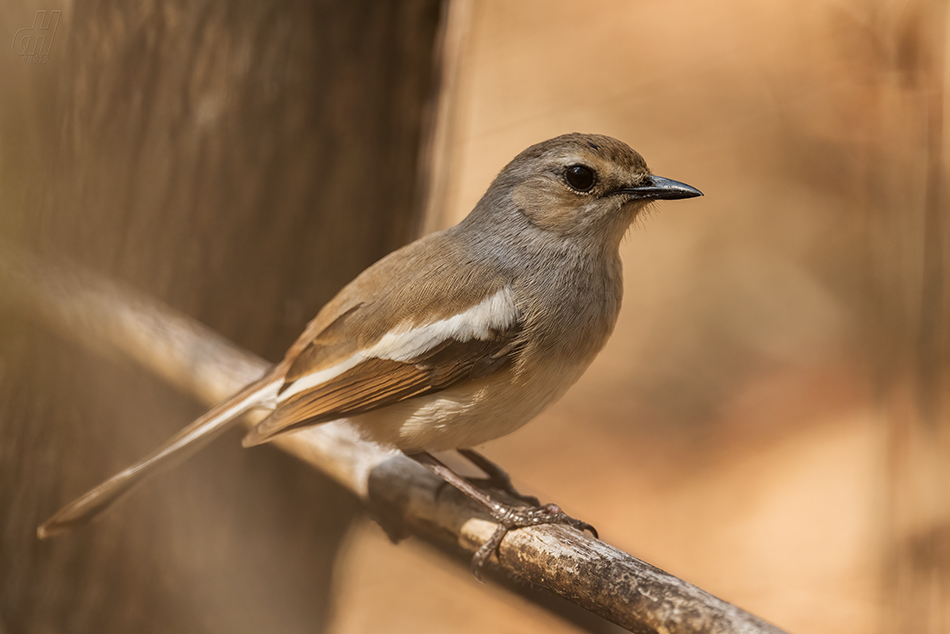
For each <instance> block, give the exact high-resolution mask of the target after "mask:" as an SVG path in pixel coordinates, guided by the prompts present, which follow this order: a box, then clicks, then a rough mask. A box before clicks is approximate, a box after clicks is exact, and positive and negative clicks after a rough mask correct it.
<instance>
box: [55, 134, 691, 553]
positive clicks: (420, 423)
mask: <svg viewBox="0 0 950 634" xmlns="http://www.w3.org/2000/svg"><path fill="white" fill-rule="evenodd" d="M701 195H702V194H701V192H699V190H697V189H694V188H692V187H690V186H689V185H685V184H683V183H680V182H677V181H674V180H670V179H667V178H661V177H659V176H654V175H652V174H651V173H650V170H649V169H648V168H647V165H646V162H645V161H644V160H643V158H642V157H641V156H640V155H639V154H638V153H637V152H635V151H633V150H632V149H630V147H628V146H627V145H626V144H624V143H622V142H620V141H617V140H616V139H612V138H610V137H606V136H601V135H592V134H567V135H563V136H559V137H556V138H554V139H551V140H548V141H544V142H542V143H538V144H537V145H533V146H531V147H529V148H528V149H526V150H525V151H523V152H522V153H521V154H519V155H518V156H516V157H515V159H514V160H513V161H511V163H509V164H508V165H507V166H506V167H505V168H504V169H503V170H502V171H501V173H499V174H498V176H497V177H496V178H495V180H494V182H492V184H491V186H490V187H489V188H488V191H487V192H486V193H485V195H484V196H483V197H482V199H481V200H480V201H479V202H478V204H477V205H476V206H475V209H473V210H472V212H471V213H470V214H469V215H468V217H467V218H465V220H463V221H462V222H460V223H459V224H458V225H456V226H454V227H451V228H449V229H445V230H443V231H439V232H436V233H433V234H430V235H428V236H425V237H424V238H422V239H420V240H417V241H416V242H413V243H412V244H409V245H407V246H405V247H403V248H401V249H399V250H398V251H395V252H393V253H391V254H390V255H388V256H386V257H384V258H383V259H382V260H380V261H379V262H377V263H376V264H373V265H372V266H370V267H369V268H368V269H366V270H365V271H363V273H361V274H360V275H359V276H358V277H357V278H356V279H355V280H353V281H352V282H350V284H348V285H347V286H346V287H345V288H344V289H343V290H341V291H340V292H339V293H338V294H337V295H336V297H334V298H333V299H332V300H331V301H330V302H329V303H328V304H327V305H326V306H324V307H323V309H322V310H321V311H320V312H319V314H318V315H317V316H316V318H315V319H314V320H313V321H311V322H310V324H309V325H308V326H307V328H306V330H305V331H304V332H303V334H302V335H301V336H300V337H299V338H298V339H297V341H296V343H294V345H293V346H292V347H291V348H290V350H289V351H288V352H287V354H286V356H285V357H284V360H283V361H281V362H280V363H278V364H277V365H275V366H274V367H273V369H271V370H270V371H269V372H268V373H267V374H266V375H265V376H264V377H263V378H261V379H259V380H258V381H256V382H254V383H252V384H250V385H248V386H247V387H245V388H244V389H243V390H241V391H240V392H238V393H237V394H235V395H234V396H233V397H231V398H229V399H228V400H226V401H224V402H223V403H221V404H219V405H217V406H216V407H214V408H213V409H211V410H210V411H209V412H208V413H206V414H205V415H204V416H202V417H201V418H199V419H198V420H196V421H195V422H193V423H192V424H191V425H189V426H188V427H186V428H184V429H183V430H182V431H181V432H179V433H178V434H177V435H175V436H174V437H172V438H171V439H170V440H169V441H168V442H167V443H166V444H165V445H163V446H161V447H159V448H158V449H157V450H156V451H155V452H153V453H152V454H151V455H149V456H147V457H146V458H144V459H143V460H142V461H140V462H139V463H137V464H136V465H134V466H132V467H130V468H128V469H126V470H125V471H122V472H120V473H118V474H116V475H115V476H113V477H112V478H110V479H109V480H107V481H105V482H104V483H102V484H100V485H99V486H97V487H96V488H94V489H92V490H91V491H89V492H88V493H86V494H85V495H84V496H82V497H80V498H79V499H77V500H76V501H75V502H73V503H72V504H70V505H68V506H66V507H65V508H63V509H62V510H61V511H59V512H58V513H56V514H55V515H54V516H53V517H51V518H50V519H49V520H47V521H46V522H45V523H44V524H43V525H41V526H40V527H39V529H38V534H39V536H40V537H43V538H45V537H48V536H51V535H53V534H55V533H59V532H61V531H64V530H66V529H69V528H72V527H74V526H77V525H79V524H82V523H84V522H86V521H87V520H89V519H90V518H92V517H93V516H95V515H97V514H98V513H99V512H101V511H102V510H104V509H105V508H106V507H107V506H109V505H110V504H111V503H112V502H114V501H115V500H116V499H117V498H119V497H120V496H121V495H122V494H124V493H126V492H127V491H129V490H130V489H131V488H132V487H133V486H134V485H136V484H137V483H139V482H141V481H142V480H143V479H144V478H146V477H147V476H149V475H151V474H153V473H154V472H156V471H157V470H159V469H160V468H161V467H164V466H169V465H171V464H176V463H177V462H178V461H180V460H181V459H183V458H185V457H187V456H189V455H191V454H192V453H193V452H194V451H196V450H197V449H198V448H200V447H201V446H203V444H204V443H206V442H207V441H209V440H211V439H212V438H214V437H215V436H217V435H218V434H219V433H221V432H222V431H224V430H225V429H227V428H228V427H230V426H231V424H233V423H234V422H235V421H236V420H237V419H238V418H239V417H240V415H241V414H243V413H245V412H247V411H248V410H250V409H255V408H258V409H264V410H268V411H269V412H270V414H269V415H268V416H267V417H266V418H265V419H264V420H263V421H262V422H260V423H259V424H258V425H257V426H256V427H255V428H254V429H253V430H251V431H250V432H249V433H248V434H247V436H246V437H245V439H244V445H245V446H254V445H259V444H262V443H266V442H267V441H269V440H271V439H273V438H274V437H275V436H278V435H280V434H286V433H291V432H293V431H295V430H299V429H302V428H304V427H309V426H312V425H318V424H320V423H323V422H327V421H331V420H338V419H343V418H345V419H347V420H348V421H349V423H350V424H352V425H353V426H354V427H355V428H356V429H357V430H358V431H359V432H360V433H361V434H362V435H363V437H365V438H366V439H367V440H369V441H373V442H377V443H380V444H383V445H387V446H391V447H396V448H398V449H401V450H402V451H403V452H405V453H406V454H407V455H409V456H410V457H412V458H414V459H416V460H417V461H419V462H420V463H422V464H424V465H425V466H426V467H428V468H429V469H431V470H433V471H435V472H436V473H437V474H439V475H440V476H442V477H443V478H445V479H446V480H447V481H448V482H449V483H450V484H452V485H454V486H456V487H458V488H459V489H460V490H461V491H462V492H463V493H466V494H467V495H469V496H470V497H472V498H474V499H476V500H477V501H479V502H480V503H482V504H484V505H485V506H486V507H487V508H488V510H489V512H490V514H491V515H492V516H493V517H494V518H495V519H496V520H497V521H498V522H499V524H500V526H499V529H498V531H497V532H496V534H495V535H494V536H493V538H492V539H491V540H490V541H489V543H487V544H485V545H484V546H483V547H482V548H481V549H480V550H479V552H478V553H477V554H476V556H475V559H474V560H473V565H474V566H475V569H476V571H477V568H478V566H480V565H481V563H482V562H483V561H484V560H485V559H486V558H487V557H488V556H490V555H491V552H492V551H493V550H494V548H495V547H497V545H498V544H499V543H500V542H501V539H502V538H503V537H504V534H505V532H506V531H508V530H511V529H515V528H520V527H524V526H531V525H536V524H542V523H568V524H573V525H575V526H580V527H582V528H590V527H589V525H587V524H585V523H584V522H579V521H577V520H574V519H572V518H570V517H569V516H567V515H566V514H564V513H563V512H562V511H561V510H560V509H559V508H558V507H557V506H556V505H553V504H547V505H543V506H539V505H537V504H528V505H519V506H510V505H508V504H505V503H502V502H500V501H498V500H497V499H495V498H494V497H493V496H492V495H491V494H490V493H489V492H488V491H486V490H485V489H484V488H482V487H479V486H476V485H475V484H474V483H473V482H471V481H469V480H467V479H465V478H463V477H461V476H459V475H457V474H455V473H454V472H453V471H451V470H450V469H449V468H448V467H447V466H445V465H444V464H443V463H441V462H440V461H438V460H437V459H436V458H434V457H433V456H432V455H431V454H430V452H434V451H444V450H453V449H458V450H462V454H463V455H465V456H467V457H468V458H469V459H471V460H472V461H473V462H475V463H476V465H478V466H479V467H481V468H482V469H483V470H485V471H486V473H487V474H488V475H489V476H492V477H493V479H494V480H495V482H496V483H498V484H499V486H500V487H501V488H505V489H508V490H509V491H508V492H509V493H512V494H514V495H517V493H516V492H515V491H513V490H512V489H511V487H510V485H509V484H508V481H507V478H506V476H505V475H504V472H502V471H501V470H500V469H498V468H497V467H495V466H494V465H492V464H491V463H490V462H488V461H487V460H485V459H484V458H482V457H481V456H480V455H479V454H476V453H474V452H473V451H471V449H472V448H473V447H475V446H478V445H481V444H482V443H485V442H487V441H489V440H493V439H495V438H498V437H500V436H504V435H506V434H509V433H511V432H513V431H515V430H516V429H518V428H519V427H521V426H522V425H524V424H525V423H527V422H528V421H530V420H531V419H532V418H534V417H535V416H537V415H538V414H539V413H540V412H541V411H542V410H543V409H544V408H546V407H547V406H548V405H550V404H551V403H553V402H554V401H556V400H557V399H558V398H560V397H561V396H562V395H563V394H564V392H565V391H566V390H567V389H568V388H569V387H570V386H571V385H572V384H573V383H574V382H575V381H577V379H578V378H580V376H581V374H582V373H583V372H584V370H586V369H587V366H588V365H590V363H591V361H593V359H594V357H595V356H596V355H597V353H598V352H599V351H600V350H601V348H603V346H604V344H605V343H606V342H607V339H608V337H609V336H610V333H611V331H612V330H613V327H614V324H615V323H616V320H617V315H618V313H619V311H620V302H621V296H622V293H623V284H622V271H621V262H620V254H619V247H620V242H621V240H622V238H623V236H624V234H625V233H626V231H627V229H628V228H629V227H630V224H631V223H632V222H633V220H634V219H635V218H636V217H637V215H638V214H639V213H640V212H641V211H642V210H643V209H644V208H645V207H646V206H647V205H648V204H649V203H650V202H651V201H655V200H668V199H679V198H691V197H694V196H701Z"/></svg>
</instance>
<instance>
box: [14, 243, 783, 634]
mask: <svg viewBox="0 0 950 634" xmlns="http://www.w3.org/2000/svg"><path fill="white" fill-rule="evenodd" d="M0 289H2V291H0V297H3V298H4V299H5V300H6V301H9V302H11V303H12V304H13V305H15V306H16V307H18V308H20V309H22V310H26V311H28V312H29V314H31V315H33V316H36V317H39V318H41V319H42V320H43V321H44V322H45V323H47V324H48V325H49V326H50V327H52V328H54V329H55V330H57V331H58V332H59V333H60V334H61V335H62V336H64V337H66V338H67V339H70V340H73V341H76V342H77V343H81V344H82V345H84V346H86V347H88V348H90V349H92V350H94V351H96V352H99V353H107V354H108V353H111V354H119V355H124V356H128V357H131V358H134V359H135V360H137V361H138V362H139V363H140V364H142V365H143V366H144V367H145V368H147V369H149V370H151V371H153V372H155V373H156V374H158V375H159V376H161V377H163V378H164V379H165V380H167V381H169V382H171V383H172V384H174V385H176V386H178V387H179V388H181V389H183V390H186V391H187V392H190V393H191V394H193V395H195V396H196V397H198V398H199V399H200V400H202V401H204V402H206V403H208V404H213V403H216V402H218V401H220V400H223V399H224V398H226V397H228V396H230V395H231V394H233V393H234V392H236V391H237V390H238V389H240V388H241V387H243V386H244V385H245V384H247V383H249V382H250V381H253V380H255V379H256V378H258V377H259V376H260V375H261V374H262V373H263V372H264V371H265V370H266V369H267V368H268V364H267V363H266V362H265V361H264V360H262V359H260V358H258V357H255V356H254V355H252V354H251V353H249V352H246V351H244V350H241V349H240V348H238V347H236V346H235V345H233V344H232V343H230V342H228V341H226V340H225V339H223V338H222V337H220V336H219V335H217V334H216V333H214V332H212V331H211V330H209V329H208V328H206V327H204V326H202V325H200V324H198V323H196V322H195V321H194V320H192V319H190V318H188V317H186V316H184V315H182V314H180V313H177V312H175V311H173V310H171V309H170V308H168V307H166V306H163V305H161V304H159V303H158V302H155V301H154V300H151V299H148V298H146V297H143V296H141V295H140V294H138V293H135V292H134V291H130V290H128V289H120V288H118V287H116V286H115V285H113V284H111V283H109V282H107V281H104V280H102V279H101V278H97V277H95V276H93V275H91V274H89V273H84V272H77V271H76V270H75V269H68V270H67V269H66V268H57V267H52V266H50V265H48V264H43V263H39V262H36V261H34V260H32V259H31V258H28V257H26V256H24V255H22V254H18V253H17V252H16V251H14V250H11V249H10V248H4V249H3V250H0ZM249 422H250V421H249ZM274 444H276V445H277V446H278V447H280V448H281V449H283V450H284V451H286V452H288V453H290V454H293V455H294V456H296V457H297V458H299V459H301V460H303V461H305V462H307V463H308V464H311V465H313V466H314V467H316V468H317V469H319V470H320V471H322V472H324V473H326V474H327V475H329V476H330V477H332V478H333V479H334V480H336V481H337V482H339V483H340V484H341V485H343V486H344V487H346V488H347V489H348V490H350V491H351V492H352V493H353V494H354V495H356V496H357V497H359V498H360V499H361V500H362V501H363V503H364V504H365V506H366V507H367V508H368V509H369V510H370V512H371V513H373V514H374V515H375V516H376V517H377V518H378V519H379V521H380V523H381V524H382V525H383V526H384V528H386V529H387V531H388V532H389V533H390V535H393V536H396V537H401V536H404V535H413V536H416V537H418V538H419V539H422V540H424V541H426V542H428V543H430V544H432V545H433V546H435V547H436V548H438V549H440V550H443V551H449V552H454V553H456V554H462V553H465V554H464V556H461V557H459V561H460V562H461V563H463V565H467V559H468V558H470V557H471V554H472V553H474V552H475V551H476V550H477V549H478V547H479V546H480V545H481V544H482V543H484V542H485V540H487V539H488V538H489V537H491V535H492V533H493V532H494V531H495V528H496V526H495V524H494V523H492V522H491V521H490V520H489V519H487V516H486V515H485V513H484V512H483V511H482V510H481V509H479V508H477V507H476V506H474V505H473V504H472V503H471V502H470V501H469V500H467V499H466V498H465V497H464V496H462V495H460V494H457V492H456V491H455V490H454V489H452V488H451V487H445V486H442V485H443V482H442V481H441V480H440V479H438V478H437V477H435V476H434V475H432V474H431V473H429V472H428V471H427V470H425V469H423V468H422V467H420V466H419V465H418V464H416V463H414V462H413V461H411V460H409V459H408V458H406V457H405V456H403V455H402V454H400V453H399V452H396V451H386V450H383V449H381V448H379V447H376V446H373V445H370V444H367V443H364V442H361V441H360V440H359V439H358V438H357V437H356V435H355V434H354V433H353V432H352V431H351V430H350V428H348V427H347V426H346V425H345V424H339V423H330V424H326V425H321V426H319V427H315V428H311V429H308V430H305V431H302V432H300V433H296V434H292V435H288V436H283V437H280V438H278V439H277V440H275V441H274ZM488 567H489V568H490V570H489V571H488V572H489V573H490V576H494V577H496V578H497V577H498V576H499V575H501V576H507V577H509V578H514V579H517V580H520V581H521V582H528V583H530V584H533V585H535V586H538V587H541V588H544V589H546V590H549V591H551V592H553V593H555V594H557V595H559V596H561V597H563V598H565V599H567V600H568V601H570V602H572V603H574V604H576V605H578V606H580V607H583V608H585V609H587V610H589V611H590V612H592V613H594V614H597V615H599V616H601V617H603V618H604V619H607V620H609V621H611V622H613V623H616V624H617V625H620V626H621V627H624V628H627V629H629V630H631V631H634V632H669V633H671V634H672V633H680V632H681V633H686V632H708V633H720V632H721V633H726V632H733V633H748V634H753V633H756V634H762V633H769V634H780V633H781V632H782V630H779V629H778V628H776V627H774V626H772V625H770V624H768V623H766V622H765V621H763V620H761V619H759V618H758V617H755V616H753V615H751V614H748V613H746V612H743V611H742V610H740V609H739V608H737V607H735V606H733V605H731V604H729V603H727V602H725V601H722V600H721V599H717V598H716V597H714V596H712V595H711V594H709V593H707V592H705V591H703V590H700V589H699V588H697V587H695V586H693V585H690V584H688V583H686V582H685V581H683V580H681V579H678V578H676V577H674V576H672V575H670V574H668V573H666V572H663V571H662V570H659V569H658V568H654V567H653V566H650V565H649V564H646V563H644V562H642V561H640V560H638V559H636V558H634V557H631V556H630V555H627V554H626V553H624V552H622V551H620V550H618V549H616V548H614V547H612V546H610V545H608V544H605V543H603V542H601V541H599V540H597V539H594V538H593V537H591V536H589V535H587V534H586V533H581V532H579V531H577V530H575V529H572V528H567V527H563V526H534V527H531V528H526V529H522V530H517V531H512V532H510V533H509V534H508V535H507V536H506V537H505V539H504V541H503V542H502V544H501V547H500V548H499V550H498V556H497V558H496V557H493V558H492V559H491V561H490V562H489V563H488Z"/></svg>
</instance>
